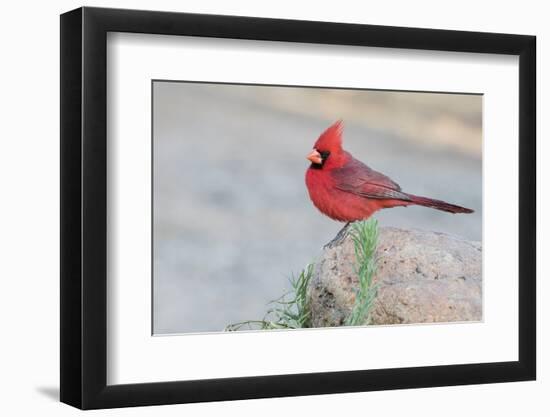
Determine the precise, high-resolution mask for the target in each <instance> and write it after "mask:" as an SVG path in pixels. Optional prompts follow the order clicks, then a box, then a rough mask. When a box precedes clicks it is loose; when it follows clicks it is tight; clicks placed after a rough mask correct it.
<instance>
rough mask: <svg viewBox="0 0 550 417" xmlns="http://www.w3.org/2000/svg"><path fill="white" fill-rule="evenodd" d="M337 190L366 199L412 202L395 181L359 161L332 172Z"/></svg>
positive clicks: (353, 161)
mask: <svg viewBox="0 0 550 417" xmlns="http://www.w3.org/2000/svg"><path fill="white" fill-rule="evenodd" d="M331 174H332V177H333V179H334V181H335V184H336V188H338V189H339V190H342V191H346V192H349V193H353V194H356V195H358V196H361V197H365V198H374V199H395V200H404V201H410V200H411V199H410V197H409V196H408V195H407V194H405V193H403V192H402V191H401V187H400V186H399V184H397V183H396V182H395V181H393V180H391V179H390V178H389V177H387V176H386V175H384V174H381V173H380V172H378V171H375V170H374V169H371V168H369V167H368V166H367V165H365V164H363V163H362V162H361V161H358V160H357V159H352V160H351V161H350V162H349V163H348V164H346V165H345V166H344V167H342V168H339V169H335V170H333V171H332V172H331Z"/></svg>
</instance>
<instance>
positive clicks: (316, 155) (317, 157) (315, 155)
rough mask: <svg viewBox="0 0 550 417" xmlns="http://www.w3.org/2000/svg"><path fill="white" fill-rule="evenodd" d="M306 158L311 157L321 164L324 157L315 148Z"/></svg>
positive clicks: (313, 160)
mask: <svg viewBox="0 0 550 417" xmlns="http://www.w3.org/2000/svg"><path fill="white" fill-rule="evenodd" d="M306 159H309V160H310V161H311V162H313V163H314V164H320V163H322V162H323V158H321V154H320V153H319V152H317V149H313V150H312V151H311V152H310V153H309V154H308V156H306Z"/></svg>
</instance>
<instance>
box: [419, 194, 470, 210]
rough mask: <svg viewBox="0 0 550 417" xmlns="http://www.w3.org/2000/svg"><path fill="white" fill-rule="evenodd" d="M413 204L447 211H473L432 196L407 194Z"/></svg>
mask: <svg viewBox="0 0 550 417" xmlns="http://www.w3.org/2000/svg"><path fill="white" fill-rule="evenodd" d="M408 196H409V198H410V199H411V202H412V203H413V204H418V205H419V206H424V207H430V208H434V209H436V210H441V211H446V212H448V213H473V212H474V211H473V210H472V209H469V208H466V207H461V206H457V205H455V204H450V203H447V202H445V201H441V200H435V199H433V198H427V197H420V196H418V195H413V194H408Z"/></svg>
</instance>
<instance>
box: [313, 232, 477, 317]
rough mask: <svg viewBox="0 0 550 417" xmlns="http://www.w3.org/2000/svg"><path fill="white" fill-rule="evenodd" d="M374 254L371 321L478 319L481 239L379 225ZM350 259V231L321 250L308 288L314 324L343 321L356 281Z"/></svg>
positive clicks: (347, 313)
mask: <svg viewBox="0 0 550 417" xmlns="http://www.w3.org/2000/svg"><path fill="white" fill-rule="evenodd" d="M376 254H377V258H378V262H377V271H376V274H375V276H374V280H373V282H374V283H375V284H376V285H377V286H378V292H377V296H376V299H375V301H374V305H373V308H372V311H371V321H370V324H396V323H430V322H454V321H480V320H481V318H482V270H481V258H482V252H481V243H480V242H472V241H469V240H465V239H462V238H460V237H457V236H452V235H448V234H444V233H435V232H427V231H421V230H404V229H396V228H391V227H380V228H379V238H378V246H377V251H376ZM354 263H355V254H354V247H353V241H352V239H351V238H350V237H349V235H348V236H347V237H346V238H345V239H344V240H342V241H341V242H340V243H337V244H336V245H334V246H333V247H327V248H325V249H324V251H323V253H322V255H321V258H320V260H319V261H318V262H317V263H316V265H315V271H314V274H313V277H312V278H311V281H310V284H309V289H308V296H309V300H310V306H311V316H312V324H313V327H327V326H341V325H343V324H344V322H345V319H346V317H348V315H349V313H350V311H351V310H352V308H353V305H354V302H355V293H356V290H357V286H358V278H357V275H356V274H355V272H354V266H353V265H354Z"/></svg>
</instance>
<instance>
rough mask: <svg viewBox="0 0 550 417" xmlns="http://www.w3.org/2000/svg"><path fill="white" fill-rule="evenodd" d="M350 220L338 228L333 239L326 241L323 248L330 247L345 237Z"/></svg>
mask: <svg viewBox="0 0 550 417" xmlns="http://www.w3.org/2000/svg"><path fill="white" fill-rule="evenodd" d="M351 223H352V222H347V223H346V224H345V225H344V227H342V228H341V229H340V231H339V232H338V233H337V234H336V236H335V237H334V239H332V240H331V241H330V242H328V243H327V244H326V245H325V246H323V249H326V248H332V247H334V246H336V245H338V244H340V243H342V241H343V240H344V239H345V238H346V236H347V235H348V228H349V226H350V224H351Z"/></svg>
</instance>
